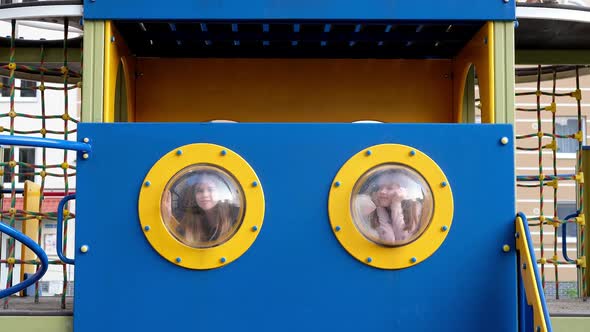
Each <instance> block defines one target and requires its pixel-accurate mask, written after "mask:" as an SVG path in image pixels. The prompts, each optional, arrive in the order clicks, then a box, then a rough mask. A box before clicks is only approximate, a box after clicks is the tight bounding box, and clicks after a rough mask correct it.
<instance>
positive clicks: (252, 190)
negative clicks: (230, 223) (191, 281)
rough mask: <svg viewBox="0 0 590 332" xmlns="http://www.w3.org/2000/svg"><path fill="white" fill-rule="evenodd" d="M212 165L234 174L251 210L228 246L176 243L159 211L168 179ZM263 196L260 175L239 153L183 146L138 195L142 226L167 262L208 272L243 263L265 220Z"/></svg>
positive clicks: (146, 181)
mask: <svg viewBox="0 0 590 332" xmlns="http://www.w3.org/2000/svg"><path fill="white" fill-rule="evenodd" d="M194 164H208V165H212V166H217V167H219V168H222V169H223V170H225V171H227V172H228V173H229V174H231V175H232V176H233V177H234V178H235V179H236V180H237V182H238V183H239V184H240V186H241V187H242V189H243V192H244V198H245V201H246V209H245V211H244V216H243V220H242V224H241V226H240V228H239V229H238V230H237V232H236V233H235V234H234V235H233V237H231V238H230V239H229V240H227V241H226V242H224V243H222V244H220V245H218V246H215V247H210V248H193V247H190V246H187V245H185V244H183V243H182V242H180V241H179V240H177V239H176V238H175V237H174V236H173V235H172V234H170V232H169V231H168V229H167V228H166V226H165V225H164V221H163V219H162V215H161V212H160V204H161V199H162V194H163V192H164V189H165V187H166V184H167V183H168V181H169V180H170V179H171V178H172V177H173V176H174V175H175V174H176V173H178V172H179V171H181V170H182V169H184V168H186V167H188V166H191V165H194ZM264 208H265V202H264V192H263V190H262V185H261V183H260V180H259V179H258V176H257V175H256V173H255V172H254V170H253V169H252V167H250V164H248V162H246V161H245V160H244V159H243V158H242V157H241V156H240V155H238V154H237V153H235V152H234V151H232V150H230V149H228V148H226V147H223V146H219V145H215V144H209V143H196V144H189V145H184V146H181V147H178V148H175V149H174V150H172V151H170V152H168V153H166V154H165V155H164V156H162V158H160V160H158V161H157V162H156V163H155V164H154V165H153V166H152V168H151V169H150V171H149V172H148V174H147V175H146V177H145V179H144V181H143V183H142V186H141V190H140V192H139V201H138V211H139V220H140V223H141V228H142V231H143V233H144V234H145V236H146V238H147V240H148V241H149V243H150V244H151V245H152V247H153V248H154V249H155V250H156V251H157V252H158V253H159V254H160V255H161V256H162V257H164V258H165V259H166V260H168V261H170V262H172V263H174V264H176V265H178V266H182V267H185V268H189V269H195V270H207V269H213V268H218V267H221V266H224V265H227V264H229V263H231V262H233V261H234V260H236V259H238V258H239V257H240V256H241V255H242V254H244V253H245V252H246V251H247V250H248V248H250V246H251V245H252V244H253V243H254V241H255V240H256V237H257V236H258V233H259V232H260V230H261V228H262V222H263V219H264Z"/></svg>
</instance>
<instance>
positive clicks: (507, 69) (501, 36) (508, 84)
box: [494, 22, 514, 123]
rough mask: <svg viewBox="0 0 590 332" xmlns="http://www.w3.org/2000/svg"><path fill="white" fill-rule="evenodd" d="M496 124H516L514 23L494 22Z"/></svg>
mask: <svg viewBox="0 0 590 332" xmlns="http://www.w3.org/2000/svg"><path fill="white" fill-rule="evenodd" d="M494 95H495V96H494V101H495V108H496V109H495V113H496V123H514V23H513V22H494Z"/></svg>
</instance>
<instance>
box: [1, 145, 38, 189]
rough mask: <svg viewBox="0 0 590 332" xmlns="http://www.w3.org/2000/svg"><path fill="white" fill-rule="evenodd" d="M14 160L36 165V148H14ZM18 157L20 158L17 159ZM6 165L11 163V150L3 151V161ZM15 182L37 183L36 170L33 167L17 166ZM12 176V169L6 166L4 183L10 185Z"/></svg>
mask: <svg viewBox="0 0 590 332" xmlns="http://www.w3.org/2000/svg"><path fill="white" fill-rule="evenodd" d="M14 156H15V158H14V160H15V161H17V162H21V163H25V164H31V165H34V164H35V149H34V148H17V147H15V148H14ZM16 157H18V158H16ZM2 160H3V161H4V162H5V163H7V162H9V161H10V149H9V148H6V149H4V150H3V159H2ZM15 170H16V174H15V179H14V180H15V182H16V183H24V182H25V181H26V180H29V181H35V174H34V172H35V168H34V167H31V166H24V165H17V166H15ZM11 176H12V169H11V168H10V167H8V166H4V180H3V182H4V183H10V181H11V178H10V177H11Z"/></svg>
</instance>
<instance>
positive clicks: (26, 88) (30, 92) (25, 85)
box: [0, 77, 37, 99]
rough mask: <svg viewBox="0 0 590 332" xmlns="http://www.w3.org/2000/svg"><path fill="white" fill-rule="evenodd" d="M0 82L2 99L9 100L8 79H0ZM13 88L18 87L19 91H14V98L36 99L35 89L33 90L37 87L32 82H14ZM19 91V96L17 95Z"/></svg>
mask: <svg viewBox="0 0 590 332" xmlns="http://www.w3.org/2000/svg"><path fill="white" fill-rule="evenodd" d="M0 81H1V82H2V97H4V98H9V97H10V78H8V77H1V78H0ZM14 86H15V87H17V86H18V87H20V90H16V91H15V94H14V96H15V97H20V98H27V99H28V98H36V97H37V89H34V88H35V87H36V86H37V83H36V82H34V81H27V80H19V79H15V80H14ZM19 91H20V94H19Z"/></svg>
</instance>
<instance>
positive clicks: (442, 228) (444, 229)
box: [440, 225, 449, 232]
mask: <svg viewBox="0 0 590 332" xmlns="http://www.w3.org/2000/svg"><path fill="white" fill-rule="evenodd" d="M448 229H449V227H448V226H447V225H444V226H443V227H441V228H440V230H441V231H443V232H446V231H447V230H448Z"/></svg>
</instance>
